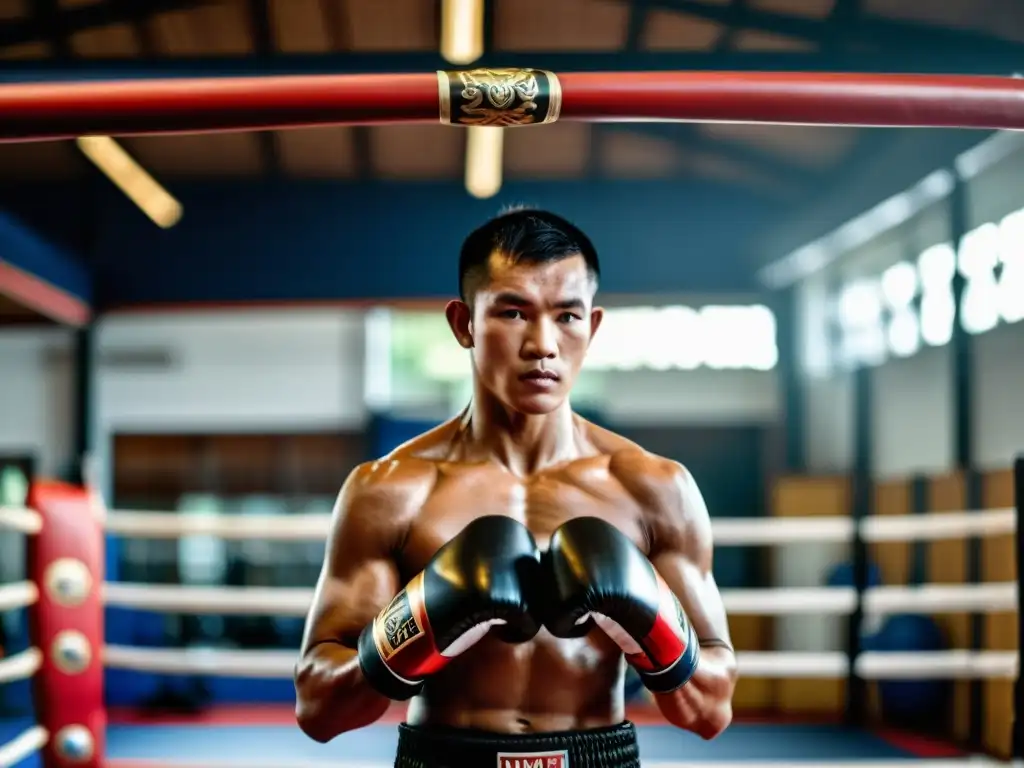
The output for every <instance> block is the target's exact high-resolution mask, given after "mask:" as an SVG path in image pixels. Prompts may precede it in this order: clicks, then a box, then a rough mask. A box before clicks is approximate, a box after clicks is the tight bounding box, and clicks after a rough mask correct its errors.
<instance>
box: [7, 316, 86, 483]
mask: <svg viewBox="0 0 1024 768" xmlns="http://www.w3.org/2000/svg"><path fill="white" fill-rule="evenodd" d="M72 342H73V336H72V333H71V332H70V331H66V330H63V329H46V330H13V329H12V330H4V331H2V332H0V453H7V454H12V455H13V454H32V455H34V456H35V457H36V458H37V460H38V462H39V464H38V467H37V469H38V471H39V472H41V473H43V474H48V475H51V476H53V475H56V474H58V473H60V472H61V471H62V470H63V469H64V468H65V467H66V466H67V465H68V464H69V462H71V461H72V460H73V459H74V457H73V456H72V453H73V451H74V445H73V442H74V433H73V431H72V426H73V424H74V410H73V409H74V357H73V354H72Z"/></svg>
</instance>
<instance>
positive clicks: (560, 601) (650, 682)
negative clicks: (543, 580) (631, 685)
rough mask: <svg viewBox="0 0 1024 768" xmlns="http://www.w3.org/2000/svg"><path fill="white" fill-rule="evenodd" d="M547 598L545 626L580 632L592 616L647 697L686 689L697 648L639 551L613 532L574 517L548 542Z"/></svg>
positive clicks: (600, 523)
mask: <svg viewBox="0 0 1024 768" xmlns="http://www.w3.org/2000/svg"><path fill="white" fill-rule="evenodd" d="M546 560H547V565H548V569H549V578H550V579H551V581H552V582H553V591H554V593H555V594H554V595H553V596H552V597H551V599H552V600H553V601H554V602H553V604H552V605H550V606H549V607H548V609H547V610H548V613H547V615H546V621H545V623H546V624H547V627H548V629H549V630H550V631H551V633H552V634H553V635H555V636H557V637H578V636H580V635H581V634H585V633H586V631H587V629H588V628H589V626H590V622H589V619H590V618H592V619H593V620H594V623H595V624H597V626H599V627H600V628H601V629H602V630H603V631H604V632H605V633H606V634H607V635H608V636H609V637H611V638H612V639H613V640H614V641H615V642H616V643H618V645H619V647H620V648H622V650H623V652H624V653H625V654H626V661H628V662H629V663H630V664H631V665H632V666H633V667H634V668H635V669H636V671H637V673H638V674H639V676H640V679H641V680H642V681H643V684H644V685H645V686H646V687H647V688H648V690H650V691H652V692H654V693H668V692H670V691H674V690H676V689H677V688H681V687H682V686H683V685H685V684H686V683H687V682H688V681H689V679H690V677H691V676H692V675H693V672H694V670H695V669H696V668H697V662H698V661H699V659H700V646H699V645H698V643H697V638H696V636H695V634H694V631H693V627H692V626H691V624H690V621H689V619H688V618H687V617H686V614H685V612H684V611H683V608H682V606H681V605H680V604H679V600H678V599H677V598H676V596H675V595H674V594H673V593H672V590H671V589H669V588H668V585H667V584H666V583H665V582H664V580H663V579H662V578H661V576H660V575H658V572H657V571H655V569H654V566H653V565H651V562H650V560H648V559H647V558H646V557H645V556H644V554H643V552H641V551H640V550H639V549H637V547H636V545H635V544H633V542H632V541H630V540H629V539H628V538H627V537H626V536H625V535H623V534H622V533H621V532H620V531H619V530H618V529H617V528H615V527H614V526H612V525H610V524H608V523H606V522H605V521H603V520H599V519H598V518H595V517H578V518H575V519H573V520H570V521H569V522H567V523H565V524H563V525H562V527H560V528H559V529H558V530H557V531H555V533H554V535H553V536H552V537H551V546H550V550H549V552H548V555H547V558H546Z"/></svg>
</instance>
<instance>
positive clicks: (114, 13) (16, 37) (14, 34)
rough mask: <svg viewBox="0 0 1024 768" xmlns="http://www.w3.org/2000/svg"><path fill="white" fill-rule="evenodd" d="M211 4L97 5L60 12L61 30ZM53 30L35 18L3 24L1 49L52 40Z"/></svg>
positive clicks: (205, 0)
mask: <svg viewBox="0 0 1024 768" xmlns="http://www.w3.org/2000/svg"><path fill="white" fill-rule="evenodd" d="M209 2H210V0H146V1H145V2H136V3H131V4H127V3H96V4H92V5H82V6H76V7H74V8H64V9H62V10H61V12H60V19H59V22H60V29H61V32H62V33H63V34H66V35H68V36H70V35H73V34H75V33H76V32H82V31H84V30H87V29H97V28H99V27H106V26H110V25H112V24H127V23H134V22H136V21H139V20H141V19H145V18H148V17H150V16H153V15H155V14H157V13H163V12H165V11H174V10H180V9H183V8H196V7H198V6H202V5H208V4H209ZM51 34H52V27H50V26H49V25H48V24H47V23H46V22H45V21H43V20H41V19H40V18H38V17H35V16H29V17H27V18H21V19H9V20H7V21H4V22H0V48H4V47H7V46H13V45H23V44H25V43H31V42H35V41H36V40H43V39H46V38H49V37H50V35H51Z"/></svg>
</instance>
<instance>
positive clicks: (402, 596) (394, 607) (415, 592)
mask: <svg viewBox="0 0 1024 768" xmlns="http://www.w3.org/2000/svg"><path fill="white" fill-rule="evenodd" d="M422 581H423V574H419V575H418V576H417V577H416V578H415V579H413V581H412V582H410V584H409V585H408V586H407V587H406V588H405V589H403V590H402V591H401V592H399V593H398V594H397V595H395V597H394V599H392V601H391V602H390V603H389V604H388V607H387V608H385V609H384V611H383V612H382V613H381V615H380V617H379V618H378V619H377V621H376V622H375V623H374V626H373V637H374V640H375V641H376V643H377V650H378V651H380V655H381V658H382V659H384V661H387V660H388V659H390V658H391V657H392V656H394V655H395V654H396V653H398V652H399V651H400V650H401V649H402V648H404V647H405V646H406V645H408V644H409V643H411V642H413V641H414V640H416V639H418V638H420V637H422V636H423V626H422V624H421V623H420V620H419V618H418V616H419V612H420V610H419V609H420V608H421V606H420V600H419V597H420V588H421V586H422ZM414 603H415V604H414Z"/></svg>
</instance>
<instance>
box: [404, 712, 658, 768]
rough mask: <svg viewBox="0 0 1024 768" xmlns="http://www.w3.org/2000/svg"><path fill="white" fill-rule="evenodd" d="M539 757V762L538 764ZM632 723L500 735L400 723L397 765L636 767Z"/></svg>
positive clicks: (415, 767) (409, 767)
mask: <svg viewBox="0 0 1024 768" xmlns="http://www.w3.org/2000/svg"><path fill="white" fill-rule="evenodd" d="M538 761H539V762H538ZM639 765H640V748H639V745H638V744H637V738H636V727H635V726H634V725H633V723H631V722H629V721H628V720H627V721H625V722H622V723H620V724H618V725H613V726H608V727H606V728H592V729H587V730H581V731H555V732H549V733H531V734H504V733H493V732H491V731H481V730H471V729H463V728H448V727H423V726H413V725H406V724H405V723H403V724H401V725H399V726H398V753H397V759H396V760H395V766H396V768H442V766H443V767H444V768H448V767H449V766H451V768H456V767H458V768H461V767H462V766H465V767H466V768H470V767H471V766H472V767H473V768H476V766H481V767H482V766H495V768H639Z"/></svg>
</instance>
